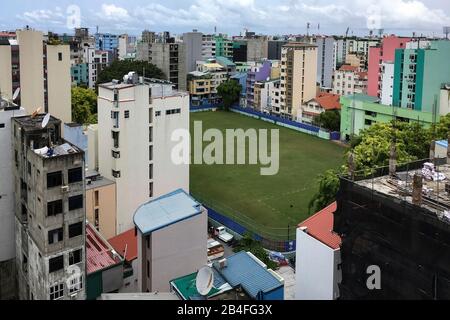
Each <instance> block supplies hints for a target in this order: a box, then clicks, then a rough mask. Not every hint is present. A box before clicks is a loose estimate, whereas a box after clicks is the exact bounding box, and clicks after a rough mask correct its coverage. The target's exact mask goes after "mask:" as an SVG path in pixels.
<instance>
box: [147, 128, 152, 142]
mask: <svg viewBox="0 0 450 320" xmlns="http://www.w3.org/2000/svg"><path fill="white" fill-rule="evenodd" d="M148 142H150V143H151V142H153V127H149V128H148Z"/></svg>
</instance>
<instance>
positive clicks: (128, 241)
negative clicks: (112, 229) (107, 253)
mask: <svg viewBox="0 0 450 320" xmlns="http://www.w3.org/2000/svg"><path fill="white" fill-rule="evenodd" d="M108 242H109V243H110V244H111V245H112V246H113V248H114V250H116V251H117V253H118V254H120V255H121V256H122V257H124V255H125V248H126V249H127V250H126V251H127V252H126V257H124V258H125V260H126V261H133V260H134V259H137V255H138V254H137V237H136V234H135V232H134V228H133V229H131V230H128V231H125V232H124V233H121V234H119V235H117V236H115V237H113V238H111V239H109V240H108Z"/></svg>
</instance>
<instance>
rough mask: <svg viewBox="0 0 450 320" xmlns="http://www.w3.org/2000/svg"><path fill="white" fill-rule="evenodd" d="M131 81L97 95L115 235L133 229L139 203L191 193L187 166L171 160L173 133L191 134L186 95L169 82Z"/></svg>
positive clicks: (102, 155) (109, 85)
mask: <svg viewBox="0 0 450 320" xmlns="http://www.w3.org/2000/svg"><path fill="white" fill-rule="evenodd" d="M132 78H134V80H130V81H127V82H124V83H105V84H101V85H99V95H98V148H99V152H98V159H99V171H100V173H101V174H102V175H103V176H104V177H106V178H108V179H111V180H114V181H115V182H116V188H117V189H116V191H117V219H116V221H117V222H116V223H117V226H116V230H117V232H118V233H121V232H124V231H127V230H129V229H130V228H132V227H133V226H134V224H133V215H134V213H135V211H136V209H137V208H138V207H139V206H140V205H142V204H143V203H145V202H148V201H149V200H151V199H155V198H157V197H159V196H161V195H163V194H166V193H169V192H172V191H174V190H176V189H180V188H181V189H183V190H185V191H186V192H189V164H180V165H178V164H175V163H174V161H173V160H172V157H171V153H172V149H173V148H174V146H175V145H178V144H179V142H177V141H172V139H171V138H172V133H173V132H174V131H175V130H177V129H184V130H186V132H188V130H189V94H188V93H187V92H178V91H175V90H174V89H173V84H171V83H170V82H168V81H162V80H153V79H145V81H144V79H143V78H140V79H139V81H137V79H136V76H134V77H132ZM187 147H188V148H189V146H187Z"/></svg>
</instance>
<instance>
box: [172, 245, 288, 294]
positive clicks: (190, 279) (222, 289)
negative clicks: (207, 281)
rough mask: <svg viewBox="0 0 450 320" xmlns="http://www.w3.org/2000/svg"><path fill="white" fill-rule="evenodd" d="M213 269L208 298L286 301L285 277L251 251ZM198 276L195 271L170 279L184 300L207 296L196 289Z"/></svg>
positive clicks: (227, 260)
mask: <svg viewBox="0 0 450 320" xmlns="http://www.w3.org/2000/svg"><path fill="white" fill-rule="evenodd" d="M212 271H213V274H214V285H213V287H212V289H211V291H210V292H209V293H208V295H207V296H206V299H209V300H216V299H225V300H226V299H227V298H233V300H235V299H236V297H237V298H238V299H239V297H242V299H243V300H245V299H251V300H284V280H283V278H281V276H279V275H277V274H276V273H275V272H274V271H272V270H270V269H267V266H266V265H264V264H263V263H262V262H261V261H260V260H259V259H258V258H256V257H255V256H254V255H252V254H251V253H249V252H245V251H241V252H238V253H236V254H234V255H231V256H229V257H227V258H226V259H224V260H221V261H219V262H216V263H213V265H212ZM196 276H197V273H193V274H190V275H187V276H184V277H181V278H177V279H174V280H172V281H171V282H170V284H171V287H172V289H173V290H174V291H175V292H176V293H177V294H178V295H179V296H180V298H181V299H183V300H199V299H204V297H202V296H200V294H199V293H198V291H197V289H196V284H195V279H196Z"/></svg>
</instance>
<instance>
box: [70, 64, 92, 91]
mask: <svg viewBox="0 0 450 320" xmlns="http://www.w3.org/2000/svg"><path fill="white" fill-rule="evenodd" d="M70 75H71V76H72V83H76V85H77V86H79V85H86V86H88V85H89V67H88V64H87V63H80V64H75V65H73V66H72V67H71V68H70Z"/></svg>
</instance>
